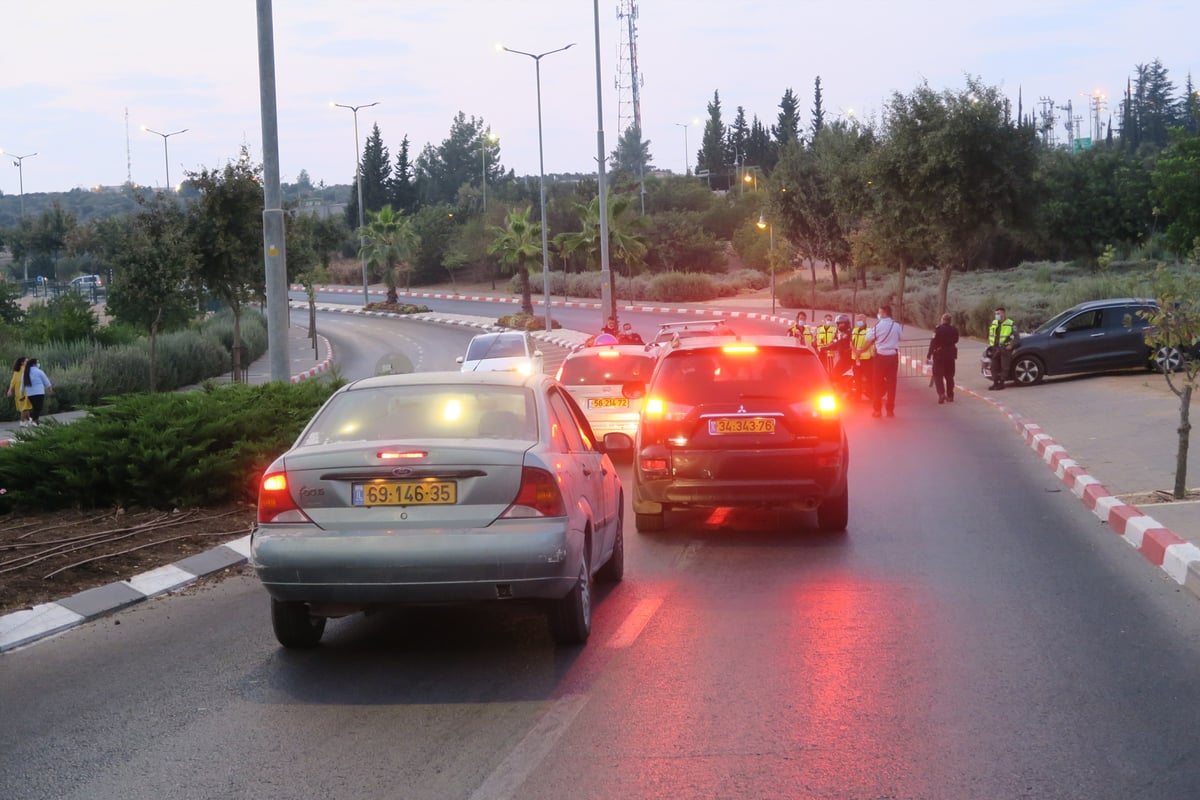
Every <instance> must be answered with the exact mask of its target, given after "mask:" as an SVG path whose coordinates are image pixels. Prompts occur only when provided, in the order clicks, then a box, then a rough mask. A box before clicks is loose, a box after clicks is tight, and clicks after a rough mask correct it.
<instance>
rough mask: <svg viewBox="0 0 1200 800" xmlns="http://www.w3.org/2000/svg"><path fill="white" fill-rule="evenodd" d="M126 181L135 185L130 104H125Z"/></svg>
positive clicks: (130, 184)
mask: <svg viewBox="0 0 1200 800" xmlns="http://www.w3.org/2000/svg"><path fill="white" fill-rule="evenodd" d="M125 183H126V184H127V185H129V186H133V151H132V150H130V148H129V106H125Z"/></svg>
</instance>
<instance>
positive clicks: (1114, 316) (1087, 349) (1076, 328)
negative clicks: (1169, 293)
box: [980, 297, 1182, 386]
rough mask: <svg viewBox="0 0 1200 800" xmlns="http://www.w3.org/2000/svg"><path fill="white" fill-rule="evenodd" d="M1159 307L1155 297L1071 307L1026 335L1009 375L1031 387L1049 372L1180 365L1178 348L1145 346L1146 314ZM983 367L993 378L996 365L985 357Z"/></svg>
mask: <svg viewBox="0 0 1200 800" xmlns="http://www.w3.org/2000/svg"><path fill="white" fill-rule="evenodd" d="M1155 310H1157V306H1156V305H1155V303H1154V301H1153V300H1144V299H1137V298H1132V297H1125V298H1114V299H1111V300H1092V301H1090V302H1087V303H1080V304H1079V305H1077V306H1073V307H1071V308H1068V309H1067V310H1066V311H1063V312H1062V313H1060V314H1058V315H1057V316H1055V317H1053V318H1051V319H1050V320H1049V321H1048V322H1046V323H1045V324H1043V325H1042V326H1041V327H1039V328H1038V329H1037V330H1035V331H1034V332H1033V333H1023V334H1021V340H1020V343H1019V344H1018V345H1017V349H1016V351H1015V352H1014V353H1013V358H1012V369H1011V371H1010V373H1009V374H1008V375H1007V376H1006V377H1007V379H1008V380H1011V381H1014V382H1016V383H1017V384H1018V385H1021V386H1032V385H1034V384H1037V383H1041V382H1042V379H1043V378H1045V377H1047V376H1048V375H1068V374H1072V373H1080V372H1107V371H1109V370H1114V369H1131V368H1135V367H1141V368H1143V369H1160V368H1161V367H1162V364H1163V363H1164V362H1165V363H1166V365H1167V366H1168V367H1169V368H1171V369H1177V368H1178V366H1179V364H1180V361H1181V358H1182V356H1181V354H1180V352H1179V349H1178V348H1175V347H1161V348H1159V349H1158V350H1157V351H1155V350H1154V349H1153V348H1151V347H1150V346H1149V345H1147V344H1146V327H1147V325H1148V323H1147V321H1146V319H1145V316H1144V314H1145V312H1148V311H1150V312H1152V311H1155ZM1139 312H1141V313H1139ZM980 368H981V371H982V372H983V376H984V377H985V378H987V379H989V380H991V379H992V367H991V363H990V361H989V359H988V358H987V356H986V355H985V356H984V357H983V359H982V363H981V365H980Z"/></svg>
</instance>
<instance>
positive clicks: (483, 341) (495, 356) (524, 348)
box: [455, 331, 543, 375]
mask: <svg viewBox="0 0 1200 800" xmlns="http://www.w3.org/2000/svg"><path fill="white" fill-rule="evenodd" d="M455 361H456V362H457V363H458V364H459V366H460V368H461V370H462V371H463V372H519V373H520V374H522V375H537V374H540V373H541V372H542V371H543V358H542V351H541V350H535V349H534V347H533V343H532V342H531V341H530V340H529V334H528V333H525V332H524V331H500V332H496V333H481V334H479V335H478V336H476V337H474V338H473V339H471V342H470V344H468V345H467V354H466V355H465V356H459V357H458V358H456V359H455Z"/></svg>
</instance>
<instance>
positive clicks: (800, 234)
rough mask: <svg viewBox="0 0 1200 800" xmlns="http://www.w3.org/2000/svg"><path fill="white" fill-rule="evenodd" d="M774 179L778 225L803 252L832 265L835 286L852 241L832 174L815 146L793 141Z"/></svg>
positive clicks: (773, 212)
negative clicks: (844, 227)
mask: <svg viewBox="0 0 1200 800" xmlns="http://www.w3.org/2000/svg"><path fill="white" fill-rule="evenodd" d="M771 180H772V185H773V187H777V188H778V191H774V192H772V193H771V200H770V204H769V207H770V213H771V216H772V217H773V218H774V219H775V220H777V221H778V223H777V227H778V228H779V229H780V232H781V233H783V235H784V236H785V237H787V238H788V239H789V240H791V241H793V242H797V243H798V244H799V249H800V252H801V253H802V254H803V255H804V256H806V257H807V258H809V259H810V260H816V261H822V262H824V263H825V264H827V265H828V266H829V269H830V274H831V275H832V277H833V288H834V289H835V290H836V289H837V288H838V266H839V265H841V264H845V263H846V262H848V261H849V259H850V242H849V240H848V239H847V237H846V234H845V232H844V231H843V230H842V228H841V220H840V218H839V216H838V213H837V205H836V201H835V199H834V196H833V188H832V183H831V176H830V175H828V174H826V173H825V172H824V171H823V170H822V169H821V164H820V162H819V161H818V160H817V155H816V152H815V151H814V150H812V149H806V148H804V147H801V146H800V144H799V143H798V142H792V143H791V144H790V145H788V146H787V147H785V148H784V151H783V155H782V157H781V158H780V160H779V164H778V165H777V166H776V168H775V172H774V174H773V175H772V176H771ZM813 279H814V282H815V279H816V275H815V272H814V275H813Z"/></svg>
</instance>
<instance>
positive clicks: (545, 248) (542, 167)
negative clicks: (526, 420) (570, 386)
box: [500, 42, 604, 331]
mask: <svg viewBox="0 0 1200 800" xmlns="http://www.w3.org/2000/svg"><path fill="white" fill-rule="evenodd" d="M574 46H575V43H574V42H571V43H570V44H569V45H566V46H565V47H560V48H558V49H557V50H547V51H546V52H544V53H538V54H536V55H535V54H533V53H526V52H524V51H523V50H513V49H512V48H511V47H505V46H504V45H500V49H501V50H503V51H505V52H506V53H516V54H517V55H519V56H528V57H529V58H532V59H533V65H534V73H535V75H536V78H537V117H538V195H539V198H540V201H541V207H542V283H543V284H544V289H545V292H546V330H547V331H550V330H552V327H551V323H550V244H549V242H548V241H547V239H546V162H545V159H544V158H543V156H542V59H543V58H545V57H546V56H548V55H552V54H554V53H561V52H562V51H563V50H569V49H571V48H572V47H574ZM600 213H604V211H603V209H601V212H600Z"/></svg>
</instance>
